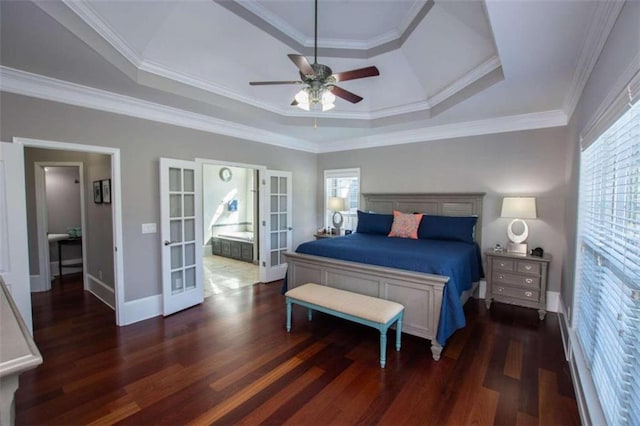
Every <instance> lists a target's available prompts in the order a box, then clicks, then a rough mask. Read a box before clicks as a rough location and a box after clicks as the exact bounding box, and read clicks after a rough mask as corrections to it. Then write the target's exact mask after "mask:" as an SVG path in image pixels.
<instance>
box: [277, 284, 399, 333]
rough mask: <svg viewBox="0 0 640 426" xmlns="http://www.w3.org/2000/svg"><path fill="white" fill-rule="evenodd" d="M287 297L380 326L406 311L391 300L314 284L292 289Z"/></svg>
mask: <svg viewBox="0 0 640 426" xmlns="http://www.w3.org/2000/svg"><path fill="white" fill-rule="evenodd" d="M285 296H287V297H291V298H293V299H297V300H301V301H303V302H307V303H313V304H314V305H320V306H324V307H325V308H329V309H332V310H334V311H338V312H342V313H345V314H349V315H353V316H354V317H358V318H363V319H366V320H369V321H373V322H377V323H380V324H385V323H387V322H388V321H390V320H391V319H392V318H393V317H395V316H396V315H397V314H398V313H399V312H401V311H402V310H403V309H404V306H402V305H401V304H399V303H396V302H392V301H390V300H384V299H379V298H377V297H371V296H365V295H363V294H358V293H352V292H350V291H345V290H340V289H337V288H332V287H327V286H324V285H319V284H313V283H309V284H304V285H301V286H300V287H296V288H294V289H291V290H289V291H287V293H286V294H285Z"/></svg>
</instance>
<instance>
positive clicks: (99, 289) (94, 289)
mask: <svg viewBox="0 0 640 426" xmlns="http://www.w3.org/2000/svg"><path fill="white" fill-rule="evenodd" d="M85 287H86V289H87V291H89V292H90V293H91V294H93V295H94V296H95V297H97V298H98V299H100V300H101V301H102V302H103V303H104V304H105V305H107V306H108V307H110V308H111V309H113V310H114V311H115V310H116V308H115V306H113V301H114V300H115V297H116V296H115V291H114V290H113V289H112V288H111V287H109V286H108V285H107V284H105V283H104V282H103V281H101V280H99V279H98V278H96V277H94V276H93V275H91V274H87V285H86V286H85ZM104 292H107V294H110V295H111V296H110V297H111V299H112V300H105V299H104V298H103V297H102V296H100V293H104Z"/></svg>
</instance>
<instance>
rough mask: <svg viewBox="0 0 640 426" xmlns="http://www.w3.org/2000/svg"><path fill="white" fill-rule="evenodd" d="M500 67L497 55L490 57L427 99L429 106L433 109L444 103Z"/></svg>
mask: <svg viewBox="0 0 640 426" xmlns="http://www.w3.org/2000/svg"><path fill="white" fill-rule="evenodd" d="M501 66H502V63H501V62H500V57H498V56H497V55H496V56H492V57H491V58H489V59H488V60H486V61H485V62H483V63H481V64H480V65H478V66H477V67H475V68H474V69H472V70H471V71H469V72H468V73H466V74H465V75H463V76H462V77H461V78H459V79H458V80H456V81H454V82H453V83H451V84H450V85H449V86H447V87H445V88H444V89H443V90H441V91H440V92H438V93H437V94H435V95H434V96H432V97H431V98H429V104H430V105H431V106H432V107H434V106H436V105H438V104H439V103H441V102H444V101H446V100H447V99H449V98H450V97H452V96H453V95H455V94H456V93H458V92H459V91H461V90H462V89H464V88H466V87H468V86H470V85H471V84H473V83H475V82H476V81H478V80H480V79H481V78H482V77H484V76H485V75H487V74H489V73H490V72H493V71H495V70H496V69H498V68H500V67H501Z"/></svg>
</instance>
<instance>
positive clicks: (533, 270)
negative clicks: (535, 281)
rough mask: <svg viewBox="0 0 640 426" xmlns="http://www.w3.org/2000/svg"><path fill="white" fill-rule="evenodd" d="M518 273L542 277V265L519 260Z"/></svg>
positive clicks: (517, 263)
mask: <svg viewBox="0 0 640 426" xmlns="http://www.w3.org/2000/svg"><path fill="white" fill-rule="evenodd" d="M516 271H518V272H522V273H524V274H531V275H540V264H539V263H535V262H526V261H523V260H519V261H518V262H516Z"/></svg>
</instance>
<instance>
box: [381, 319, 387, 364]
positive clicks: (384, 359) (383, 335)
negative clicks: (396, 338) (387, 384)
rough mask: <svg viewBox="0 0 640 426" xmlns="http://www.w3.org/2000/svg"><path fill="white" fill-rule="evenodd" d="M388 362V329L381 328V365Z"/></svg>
mask: <svg viewBox="0 0 640 426" xmlns="http://www.w3.org/2000/svg"><path fill="white" fill-rule="evenodd" d="M386 363H387V329H386V328H385V329H383V330H380V367H381V368H384V366H385V364H386Z"/></svg>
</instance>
